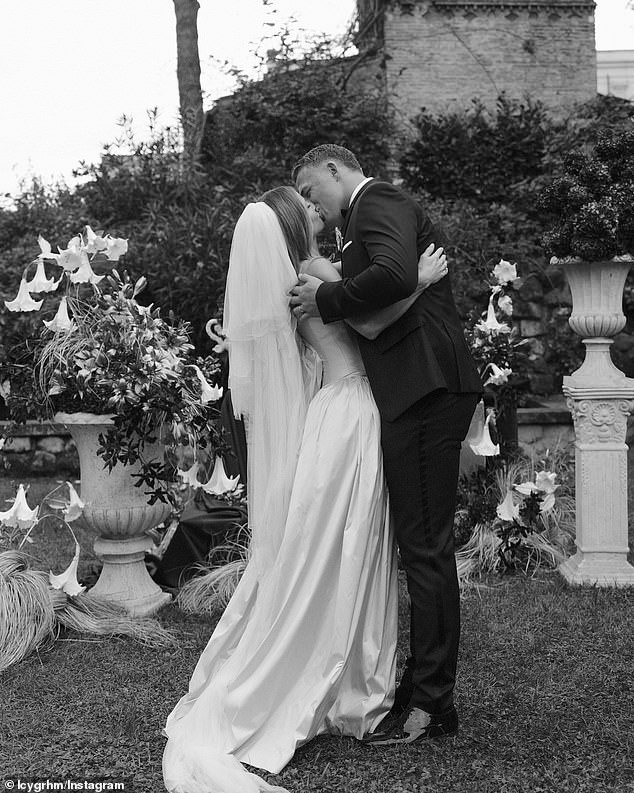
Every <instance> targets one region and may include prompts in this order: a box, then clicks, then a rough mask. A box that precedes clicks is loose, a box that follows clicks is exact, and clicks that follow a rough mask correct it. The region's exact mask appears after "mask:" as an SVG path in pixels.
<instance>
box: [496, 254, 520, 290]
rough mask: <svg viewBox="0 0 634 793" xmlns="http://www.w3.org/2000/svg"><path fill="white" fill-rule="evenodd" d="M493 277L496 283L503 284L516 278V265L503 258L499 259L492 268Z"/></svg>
mask: <svg viewBox="0 0 634 793" xmlns="http://www.w3.org/2000/svg"><path fill="white" fill-rule="evenodd" d="M493 277H494V278H496V279H497V282H498V284H501V285H502V286H504V284H508V283H510V282H511V281H515V280H516V279H517V265H515V264H511V262H507V261H506V260H504V259H500V261H499V262H498V263H497V264H496V265H495V267H494V268H493Z"/></svg>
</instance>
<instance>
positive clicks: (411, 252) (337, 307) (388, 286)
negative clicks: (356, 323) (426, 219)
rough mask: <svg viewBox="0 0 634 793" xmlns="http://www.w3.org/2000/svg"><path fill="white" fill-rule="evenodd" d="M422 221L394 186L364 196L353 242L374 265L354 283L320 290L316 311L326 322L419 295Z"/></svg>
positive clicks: (383, 186)
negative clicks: (419, 235) (419, 225)
mask: <svg viewBox="0 0 634 793" xmlns="http://www.w3.org/2000/svg"><path fill="white" fill-rule="evenodd" d="M417 221H418V217H417V206H416V204H415V203H414V201H413V200H412V199H411V198H409V196H407V195H406V194H405V193H403V192H401V191H400V190H398V189H397V188H395V187H393V186H392V185H390V184H386V183H379V184H377V185H372V186H371V187H369V188H368V189H367V191H366V192H365V193H364V194H363V195H362V196H360V198H359V206H358V208H357V213H356V222H355V228H354V233H353V239H354V242H355V244H357V245H362V246H363V248H364V250H365V255H366V256H367V259H368V261H369V265H368V266H367V267H365V268H364V269H363V270H362V271H361V272H360V273H359V274H358V275H355V276H354V277H353V278H346V279H344V280H343V281H339V282H336V283H327V284H326V283H324V284H322V285H321V286H320V287H319V289H318V291H317V306H318V308H319V312H320V314H321V317H322V319H323V320H324V321H325V322H333V321H336V320H340V319H343V318H346V317H354V316H355V315H356V314H360V313H362V312H367V311H372V310H374V309H378V308H384V307H385V306H389V305H392V304H393V303H396V302H398V301H399V300H402V299H403V298H406V297H409V295H411V294H412V292H414V290H415V289H416V286H417V283H418V253H417V227H418V222H417ZM430 225H431V224H430Z"/></svg>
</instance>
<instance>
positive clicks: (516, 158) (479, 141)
mask: <svg viewBox="0 0 634 793" xmlns="http://www.w3.org/2000/svg"><path fill="white" fill-rule="evenodd" d="M415 123H416V127H417V130H418V136H417V138H416V140H415V141H414V142H413V143H412V145H411V147H410V148H409V150H408V151H407V152H406V153H405V155H404V156H403V158H402V160H401V175H402V176H403V178H404V179H405V183H406V185H407V186H408V188H410V189H412V190H416V191H418V190H425V191H427V192H428V193H430V195H432V196H433V197H434V198H442V199H449V200H452V199H458V198H459V199H462V200H467V201H469V202H470V203H472V204H474V205H478V204H486V205H488V204H491V203H492V202H495V203H500V204H508V203H510V199H511V198H512V196H513V190H514V189H516V187H517V186H518V185H519V184H521V183H523V182H525V181H526V180H530V179H533V178H535V177H536V176H538V175H539V174H540V173H541V172H542V160H543V157H544V154H545V152H546V146H547V141H548V136H549V134H551V133H552V130H553V129H554V128H555V124H554V122H553V121H552V120H551V119H550V116H549V115H548V113H547V111H546V109H545V107H544V106H543V105H542V104H541V103H540V102H533V101H532V100H530V99H527V100H526V102H519V101H517V100H514V99H509V98H508V97H506V96H505V95H504V94H502V95H501V96H500V97H499V98H498V100H497V104H496V110H495V112H494V113H491V112H490V111H488V110H487V109H486V107H485V106H484V105H483V104H482V103H481V102H479V101H477V100H474V102H473V105H472V107H471V109H470V110H468V111H465V112H451V113H447V114H440V115H438V116H435V115H433V114H431V113H430V112H429V111H426V110H425V109H423V111H422V112H421V113H420V115H419V116H417V118H416V120H415Z"/></svg>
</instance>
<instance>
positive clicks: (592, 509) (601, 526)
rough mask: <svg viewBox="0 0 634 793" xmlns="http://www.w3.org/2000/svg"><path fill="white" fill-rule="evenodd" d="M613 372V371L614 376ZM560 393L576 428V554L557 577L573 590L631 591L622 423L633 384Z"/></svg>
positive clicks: (631, 404) (633, 397) (568, 386)
mask: <svg viewBox="0 0 634 793" xmlns="http://www.w3.org/2000/svg"><path fill="white" fill-rule="evenodd" d="M617 371H618V370H617ZM571 381H574V377H568V378H565V379H564V389H563V390H564V393H565V394H566V397H567V403H568V407H569V409H570V412H571V413H572V417H573V420H574V424H575V435H576V442H575V469H576V474H575V490H576V508H577V514H576V545H577V553H576V554H575V555H574V556H573V557H571V558H570V559H567V560H566V561H565V562H564V563H563V564H562V565H561V566H560V571H561V573H562V575H563V576H564V578H565V579H566V580H567V581H569V582H570V583H574V584H596V585H598V586H632V585H634V567H632V565H631V564H629V563H628V561H627V554H628V543H627V539H628V538H627V445H626V444H625V434H626V431H627V417H628V415H629V413H631V412H632V410H634V380H632V379H630V378H626V377H622V381H625V382H623V385H622V388H620V389H617V388H616V387H614V388H612V389H607V388H606V389H602V390H601V393H597V392H598V389H590V388H579V387H575V386H574V384H573V382H571Z"/></svg>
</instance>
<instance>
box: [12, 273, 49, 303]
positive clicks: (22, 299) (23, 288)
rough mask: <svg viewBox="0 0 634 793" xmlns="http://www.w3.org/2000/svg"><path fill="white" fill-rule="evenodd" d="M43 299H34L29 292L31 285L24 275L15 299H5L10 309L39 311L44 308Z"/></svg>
mask: <svg viewBox="0 0 634 793" xmlns="http://www.w3.org/2000/svg"><path fill="white" fill-rule="evenodd" d="M43 302H44V301H43V300H33V298H32V297H31V295H30V294H29V286H28V284H27V282H26V278H25V277H24V276H22V280H21V281H20V288H19V289H18V294H17V296H16V298H15V300H5V301H4V304H5V306H6V307H7V308H8V309H9V311H39V310H40V308H42V303H43Z"/></svg>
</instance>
